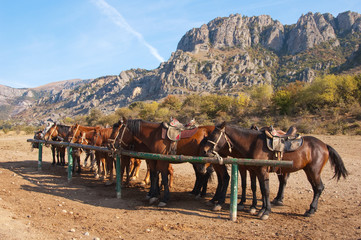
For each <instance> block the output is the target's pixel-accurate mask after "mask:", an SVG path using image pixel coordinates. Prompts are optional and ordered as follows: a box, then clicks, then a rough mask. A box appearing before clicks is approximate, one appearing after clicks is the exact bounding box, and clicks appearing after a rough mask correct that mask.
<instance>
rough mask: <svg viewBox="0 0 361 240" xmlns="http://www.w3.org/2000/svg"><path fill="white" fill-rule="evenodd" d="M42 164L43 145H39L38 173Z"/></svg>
mask: <svg viewBox="0 0 361 240" xmlns="http://www.w3.org/2000/svg"><path fill="white" fill-rule="evenodd" d="M42 164H43V144H42V143H39V157H38V171H41V167H42Z"/></svg>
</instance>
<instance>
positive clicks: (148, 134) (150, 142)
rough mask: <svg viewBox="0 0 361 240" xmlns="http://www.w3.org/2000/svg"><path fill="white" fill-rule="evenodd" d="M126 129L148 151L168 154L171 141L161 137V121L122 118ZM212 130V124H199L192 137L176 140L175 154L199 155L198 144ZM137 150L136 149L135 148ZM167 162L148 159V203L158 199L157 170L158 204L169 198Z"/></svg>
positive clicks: (162, 204)
mask: <svg viewBox="0 0 361 240" xmlns="http://www.w3.org/2000/svg"><path fill="white" fill-rule="evenodd" d="M124 124H125V125H126V127H127V129H128V131H130V133H131V134H132V135H133V137H134V139H135V140H136V142H139V143H142V144H143V145H144V146H145V147H146V149H147V150H148V152H151V153H160V154H166V155H167V154H169V153H170V149H171V144H172V141H171V140H169V139H167V138H165V139H163V137H162V131H163V130H162V129H163V124H162V123H153V122H148V121H143V120H140V119H136V120H126V119H125V120H124ZM213 130H214V126H200V127H198V129H197V131H196V132H195V134H194V135H193V136H192V137H189V138H183V139H181V140H179V141H178V142H177V149H176V154H178V155H188V156H195V155H199V144H200V143H201V141H202V140H203V139H204V138H205V137H207V136H208V134H210V133H211V132H212V131H213ZM136 151H138V149H136ZM169 164H170V163H169V162H168V161H162V160H149V167H150V179H151V187H150V191H149V193H148V197H149V198H150V200H149V202H150V204H152V203H154V202H155V201H157V200H158V196H159V194H160V188H159V177H158V171H159V172H160V173H161V177H162V182H161V185H162V187H163V189H164V195H163V198H162V200H161V201H160V203H159V206H165V205H166V204H167V202H168V200H169V197H170V192H169V186H168V173H169V170H168V169H169Z"/></svg>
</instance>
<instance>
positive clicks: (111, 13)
mask: <svg viewBox="0 0 361 240" xmlns="http://www.w3.org/2000/svg"><path fill="white" fill-rule="evenodd" d="M93 2H94V3H95V4H96V5H97V6H98V7H99V8H100V9H101V10H102V11H103V12H104V14H105V15H107V16H108V17H109V18H110V19H111V20H112V21H113V22H114V23H115V24H116V25H118V26H119V27H121V28H124V29H125V30H126V31H128V32H129V33H130V34H132V35H134V36H135V37H137V38H138V40H139V41H140V42H141V43H142V44H143V45H144V46H146V47H147V48H148V49H149V51H150V53H151V54H152V55H153V56H154V57H155V58H156V59H158V60H159V61H160V62H164V59H163V58H162V56H160V55H159V53H158V50H157V49H156V48H155V47H153V46H152V45H150V44H149V43H148V42H147V41H146V40H145V39H144V37H143V35H142V34H140V33H139V32H137V31H136V30H134V29H133V28H132V27H131V26H130V25H129V24H128V22H127V21H126V20H125V19H124V17H123V16H122V15H121V14H120V13H119V12H118V11H117V10H116V9H115V8H114V7H112V6H110V5H109V4H108V3H107V2H106V1H105V0H93Z"/></svg>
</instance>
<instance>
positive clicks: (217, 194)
mask: <svg viewBox="0 0 361 240" xmlns="http://www.w3.org/2000/svg"><path fill="white" fill-rule="evenodd" d="M222 166H223V167H222ZM213 168H214V171H215V172H216V174H217V181H218V183H217V188H216V192H215V193H214V196H213V198H212V199H211V200H210V201H209V205H212V206H214V205H215V204H216V203H217V202H218V200H219V198H220V195H221V191H222V184H223V181H222V179H223V175H224V169H223V168H224V165H219V164H214V165H213Z"/></svg>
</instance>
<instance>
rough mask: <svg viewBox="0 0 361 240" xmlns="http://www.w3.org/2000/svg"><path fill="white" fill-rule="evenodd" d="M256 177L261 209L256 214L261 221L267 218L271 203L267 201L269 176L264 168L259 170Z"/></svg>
mask: <svg viewBox="0 0 361 240" xmlns="http://www.w3.org/2000/svg"><path fill="white" fill-rule="evenodd" d="M257 177H258V181H259V185H260V188H261V193H262V209H261V210H260V211H259V212H258V217H260V218H261V219H262V220H266V219H268V218H269V214H270V212H271V202H270V199H269V192H270V191H269V174H268V172H267V171H266V168H265V167H262V168H261V169H259V173H258V174H257Z"/></svg>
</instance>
